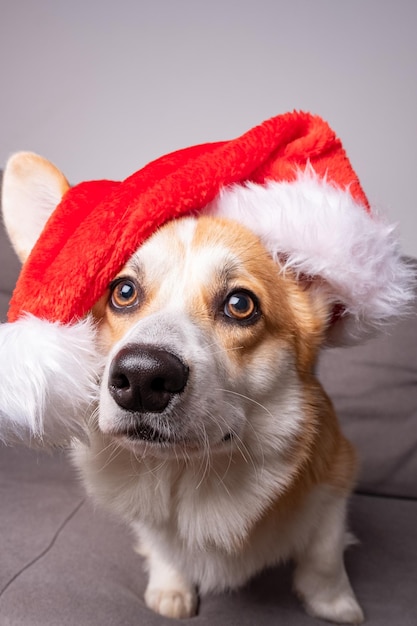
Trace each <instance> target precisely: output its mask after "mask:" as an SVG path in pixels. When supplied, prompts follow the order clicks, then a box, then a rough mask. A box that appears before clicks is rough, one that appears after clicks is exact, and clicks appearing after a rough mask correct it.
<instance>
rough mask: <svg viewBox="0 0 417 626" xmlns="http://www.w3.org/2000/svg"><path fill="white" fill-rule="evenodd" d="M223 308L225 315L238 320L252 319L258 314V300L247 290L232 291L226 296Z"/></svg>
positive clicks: (246, 320)
mask: <svg viewBox="0 0 417 626" xmlns="http://www.w3.org/2000/svg"><path fill="white" fill-rule="evenodd" d="M223 310H224V314H225V315H226V317H228V318H230V319H233V320H236V321H238V322H249V321H254V320H255V319H256V318H257V317H258V315H259V305H258V300H257V298H256V296H254V295H253V294H251V293H249V292H247V291H234V292H233V293H230V294H229V295H228V296H227V298H226V301H225V303H224V309H223Z"/></svg>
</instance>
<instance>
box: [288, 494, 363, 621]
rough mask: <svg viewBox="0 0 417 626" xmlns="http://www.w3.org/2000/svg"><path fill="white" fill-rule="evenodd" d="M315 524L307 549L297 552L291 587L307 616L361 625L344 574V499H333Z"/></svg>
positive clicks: (358, 612) (358, 613) (350, 589)
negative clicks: (300, 599)
mask: <svg viewBox="0 0 417 626" xmlns="http://www.w3.org/2000/svg"><path fill="white" fill-rule="evenodd" d="M323 513H324V515H323V516H320V519H319V520H316V525H315V528H314V530H313V533H312V536H311V538H310V541H309V543H308V545H307V547H306V548H305V549H304V550H303V551H302V552H300V554H299V555H298V558H297V559H296V560H297V567H296V570H295V579H294V585H295V589H296V591H297V592H298V593H299V595H300V596H301V598H302V600H303V601H304V603H305V606H306V610H307V612H308V613H310V614H311V615H313V616H315V617H319V618H322V619H326V620H330V621H332V622H337V623H341V624H360V623H361V622H363V619H364V616H363V612H362V609H361V608H360V606H359V604H358V602H357V600H356V598H355V594H354V592H353V590H352V587H351V586H350V582H349V579H348V577H347V574H346V570H345V566H344V562H343V552H344V548H345V546H346V537H347V533H346V528H345V518H346V498H344V497H340V496H339V497H336V496H335V497H334V498H333V499H332V501H331V502H330V503H329V504H328V506H327V507H326V508H325V510H324V511H323Z"/></svg>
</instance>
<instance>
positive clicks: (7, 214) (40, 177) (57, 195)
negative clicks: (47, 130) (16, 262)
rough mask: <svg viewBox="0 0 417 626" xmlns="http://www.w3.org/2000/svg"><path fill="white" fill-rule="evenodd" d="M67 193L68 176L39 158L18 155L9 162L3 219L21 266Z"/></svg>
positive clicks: (5, 178)
mask: <svg viewBox="0 0 417 626" xmlns="http://www.w3.org/2000/svg"><path fill="white" fill-rule="evenodd" d="M68 189H69V184H68V181H67V179H66V178H65V176H64V175H63V174H62V173H61V172H60V171H59V170H58V169H57V168H56V167H55V166H54V165H52V163H50V162H49V161H47V160H46V159H44V158H42V157H40V156H38V155H37V154H33V153H31V152H18V153H16V154H14V155H13V156H12V157H11V158H10V159H9V161H8V162H7V165H6V168H5V171H4V175H3V188H2V207H3V219H4V224H5V227H6V230H7V233H8V235H9V238H10V241H11V242H12V245H13V247H14V249H15V251H16V253H17V256H18V257H19V259H20V260H21V261H22V263H23V262H24V261H26V259H27V257H28V256H29V253H30V251H31V250H32V248H33V246H34V244H35V243H36V241H37V239H38V237H39V235H40V234H41V232H42V229H43V227H44V226H45V224H46V222H47V220H48V218H49V216H50V215H51V213H52V212H53V211H54V210H55V208H56V207H57V205H58V204H59V202H60V201H61V198H62V196H63V195H64V193H65V192H66V191H67V190H68Z"/></svg>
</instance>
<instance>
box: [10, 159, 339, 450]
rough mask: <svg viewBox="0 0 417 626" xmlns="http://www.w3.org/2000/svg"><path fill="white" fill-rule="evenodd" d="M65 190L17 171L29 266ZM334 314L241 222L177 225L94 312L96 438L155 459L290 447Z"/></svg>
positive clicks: (32, 162) (48, 176) (14, 200)
mask: <svg viewBox="0 0 417 626" xmlns="http://www.w3.org/2000/svg"><path fill="white" fill-rule="evenodd" d="M67 187H68V183H67V182H66V181H65V178H64V177H63V176H62V174H60V172H58V171H57V170H56V169H55V168H53V166H51V165H50V164H49V163H47V162H46V161H44V160H42V159H39V158H37V157H34V156H28V155H20V157H19V158H17V159H16V161H15V164H14V166H13V171H12V172H9V175H8V178H7V180H6V187H5V195H4V197H5V222H6V225H7V227H8V231H9V233H10V237H11V240H12V242H13V244H14V247H15V249H16V251H17V253H18V254H19V256H20V258H21V260H22V261H25V260H26V258H27V256H28V254H29V252H30V250H31V248H32V246H33V244H34V243H35V241H36V239H37V237H38V235H39V233H40V231H41V229H42V228H43V224H44V222H45V221H46V219H47V218H48V216H49V213H50V211H51V209H52V208H53V207H54V206H55V205H56V204H57V202H58V201H59V198H60V197H61V195H62V194H63V193H64V192H65V190H66V189H67ZM10 207H13V210H10ZM329 312H330V304H329V302H328V298H327V292H326V288H325V286H324V285H323V284H321V283H320V282H309V281H307V280H302V279H296V278H295V275H294V274H293V272H291V271H290V270H288V271H282V268H281V267H280V265H279V264H278V263H277V262H276V261H274V260H273V259H272V257H271V255H270V254H269V253H268V252H267V250H266V248H265V247H264V245H263V244H262V243H261V241H260V239H259V238H258V237H257V236H256V235H255V234H253V233H252V232H251V231H250V230H249V229H247V228H246V227H244V226H242V225H240V224H239V223H237V222H236V221H233V220H228V219H223V218H219V217H214V216H202V217H187V218H182V219H179V220H173V221H171V222H169V223H168V224H166V225H165V226H163V227H162V228H160V229H159V230H158V231H157V232H155V233H154V234H153V235H152V236H151V237H150V238H149V239H148V240H147V241H146V242H145V243H144V244H143V245H142V246H141V247H140V248H139V250H138V251H137V252H136V253H135V254H134V255H133V256H132V257H131V259H130V260H129V262H128V263H127V264H126V265H125V266H124V267H123V268H122V269H121V271H120V272H119V273H118V274H117V275H115V276H114V277H113V279H112V280H111V281H110V283H109V284H108V288H107V291H106V293H105V294H104V295H103V297H102V298H101V299H100V300H99V301H98V302H97V303H96V304H95V306H94V307H93V309H92V311H91V315H92V317H93V318H94V321H95V327H96V329H97V346H98V348H97V349H98V351H99V352H100V354H102V355H104V358H105V368H104V373H103V375H102V377H101V383H100V393H99V408H98V411H96V412H95V420H94V425H93V427H95V428H98V429H99V430H101V431H102V432H103V433H105V434H106V435H109V436H110V437H112V438H114V439H115V440H116V441H117V442H119V443H120V444H121V445H123V446H126V447H128V448H132V449H134V450H137V451H138V452H146V453H148V454H164V455H170V454H175V455H178V454H181V453H185V454H187V455H190V454H194V453H198V452H199V451H202V450H206V451H207V449H210V450H213V451H214V450H217V451H219V452H221V451H222V450H226V451H229V450H230V446H233V445H237V446H244V445H245V444H244V441H245V439H246V437H248V436H249V437H252V438H254V439H256V438H257V437H259V436H260V431H262V430H263V431H264V432H265V434H266V435H267V438H268V437H269V438H271V440H272V439H274V438H275V439H278V440H281V439H282V443H283V444H284V442H285V440H286V438H288V437H289V436H291V434H292V433H293V431H296V430H297V429H298V421H300V420H301V414H302V411H301V404H302V398H303V384H304V383H303V381H305V380H307V379H309V377H311V376H312V372H313V368H314V363H315V360H316V357H317V352H318V349H319V347H320V345H321V343H322V341H323V339H324V337H325V333H326V328H327V324H328V319H329ZM272 413H273V414H274V415H275V416H277V415H278V419H276V417H275V418H274V420H272V418H271V415H272ZM255 422H256V423H255ZM278 443H279V441H278ZM276 444H277V441H274V446H276Z"/></svg>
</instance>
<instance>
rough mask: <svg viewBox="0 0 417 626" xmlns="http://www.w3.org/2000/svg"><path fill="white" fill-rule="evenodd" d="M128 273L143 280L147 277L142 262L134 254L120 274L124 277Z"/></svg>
mask: <svg viewBox="0 0 417 626" xmlns="http://www.w3.org/2000/svg"><path fill="white" fill-rule="evenodd" d="M126 273H132V274H134V275H135V277H136V278H138V279H139V280H142V279H143V278H144V276H145V269H144V266H143V263H142V262H141V260H140V259H139V258H138V257H137V256H136V254H134V255H133V256H132V257H131V258H130V259H129V261H128V262H127V263H126V265H125V266H124V268H123V269H122V270H121V272H119V275H121V276H122V275H123V274H126Z"/></svg>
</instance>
